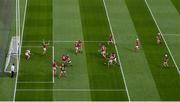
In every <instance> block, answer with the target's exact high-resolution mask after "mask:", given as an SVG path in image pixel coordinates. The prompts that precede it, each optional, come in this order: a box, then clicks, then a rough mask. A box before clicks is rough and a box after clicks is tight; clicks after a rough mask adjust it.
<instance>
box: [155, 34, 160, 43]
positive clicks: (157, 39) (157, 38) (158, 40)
mask: <svg viewBox="0 0 180 102" xmlns="http://www.w3.org/2000/svg"><path fill="white" fill-rule="evenodd" d="M156 42H157V44H160V43H161V34H160V33H158V34H157V36H156Z"/></svg>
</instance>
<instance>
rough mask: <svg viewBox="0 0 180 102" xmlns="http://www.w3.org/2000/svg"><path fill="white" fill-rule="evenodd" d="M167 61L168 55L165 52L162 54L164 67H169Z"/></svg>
mask: <svg viewBox="0 0 180 102" xmlns="http://www.w3.org/2000/svg"><path fill="white" fill-rule="evenodd" d="M168 61H169V58H168V55H167V54H165V55H164V59H163V65H164V67H169V64H168Z"/></svg>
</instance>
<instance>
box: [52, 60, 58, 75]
mask: <svg viewBox="0 0 180 102" xmlns="http://www.w3.org/2000/svg"><path fill="white" fill-rule="evenodd" d="M52 69H53V75H54V76H56V69H57V63H56V61H55V60H54V61H53V62H52Z"/></svg>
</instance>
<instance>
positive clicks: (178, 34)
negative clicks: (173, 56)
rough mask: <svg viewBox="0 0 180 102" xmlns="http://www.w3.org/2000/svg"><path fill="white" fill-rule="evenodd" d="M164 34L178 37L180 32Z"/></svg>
mask: <svg viewBox="0 0 180 102" xmlns="http://www.w3.org/2000/svg"><path fill="white" fill-rule="evenodd" d="M163 35H165V36H176V37H177V36H180V34H173V33H172V34H171V33H169V34H163Z"/></svg>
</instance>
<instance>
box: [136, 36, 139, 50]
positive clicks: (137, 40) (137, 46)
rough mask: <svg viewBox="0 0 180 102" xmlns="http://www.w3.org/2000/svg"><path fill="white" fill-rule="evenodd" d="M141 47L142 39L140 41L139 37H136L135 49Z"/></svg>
mask: <svg viewBox="0 0 180 102" xmlns="http://www.w3.org/2000/svg"><path fill="white" fill-rule="evenodd" d="M139 48H140V41H139V39H138V38H137V39H136V42H135V51H137V50H139Z"/></svg>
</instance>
